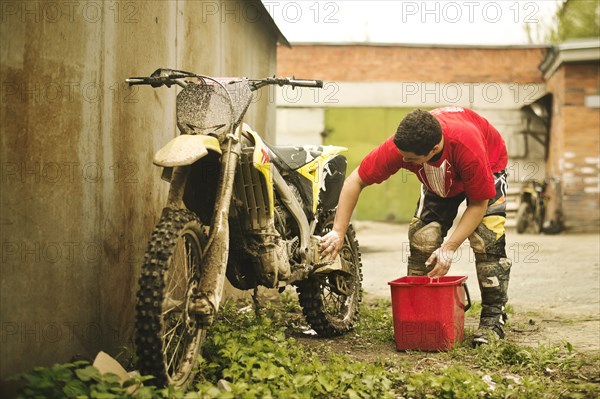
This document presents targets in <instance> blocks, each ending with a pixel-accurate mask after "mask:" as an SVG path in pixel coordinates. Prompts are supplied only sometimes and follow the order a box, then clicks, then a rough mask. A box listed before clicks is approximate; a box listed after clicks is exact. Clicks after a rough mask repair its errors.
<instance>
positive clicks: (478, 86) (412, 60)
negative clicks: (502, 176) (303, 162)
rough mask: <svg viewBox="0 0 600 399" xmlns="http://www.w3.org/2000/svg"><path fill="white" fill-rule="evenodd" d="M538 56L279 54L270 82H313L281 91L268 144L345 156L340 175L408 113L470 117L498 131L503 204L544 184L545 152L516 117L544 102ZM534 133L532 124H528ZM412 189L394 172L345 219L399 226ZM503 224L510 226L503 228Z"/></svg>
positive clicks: (308, 49) (517, 51)
mask: <svg viewBox="0 0 600 399" xmlns="http://www.w3.org/2000/svg"><path fill="white" fill-rule="evenodd" d="M547 50H548V47H547V46H448V45H444V46H442V45H411V44H375V43H354V44H352V43H349V44H311V43H294V44H293V46H292V47H291V48H282V47H280V48H279V51H278V55H277V58H278V61H277V71H278V74H279V75H283V76H291V75H295V76H297V77H303V78H315V79H322V80H324V81H325V82H326V83H325V85H324V89H323V90H321V92H318V91H316V90H314V89H308V90H307V89H304V90H298V89H296V91H292V90H287V91H286V90H284V91H283V92H282V93H281V95H280V97H279V98H278V102H277V104H278V108H277V126H278V132H277V133H278V136H277V142H278V144H301V143H316V144H320V143H326V144H338V145H344V146H347V147H348V148H349V149H350V151H349V152H348V153H347V156H348V160H349V168H350V169H353V168H355V167H356V166H357V165H358V162H359V161H360V160H361V159H362V157H363V156H364V155H366V154H367V153H368V151H370V150H371V149H372V148H374V147H375V146H376V145H377V144H379V143H380V142H381V141H383V140H384V139H385V138H387V137H389V136H390V135H391V134H393V133H394V132H395V130H396V127H397V125H398V122H399V121H400V119H401V118H402V117H403V116H404V115H405V114H406V113H407V112H409V111H410V110H412V109H414V108H417V107H418V108H435V107H439V106H465V107H470V108H472V109H474V110H476V111H477V112H479V113H480V114H482V115H483V116H484V117H486V118H487V119H488V120H489V121H490V122H491V123H492V124H493V125H494V126H496V127H497V128H498V130H499V131H500V133H501V134H502V136H503V137H504V139H505V141H506V143H507V147H508V152H509V158H510V161H509V165H508V172H509V190H511V193H513V196H512V200H511V202H510V203H509V206H510V209H511V210H515V209H516V206H517V203H516V195H514V194H515V193H517V192H518V191H519V189H520V186H521V182H522V181H524V180H527V179H531V178H544V176H545V171H544V167H543V165H544V160H545V152H544V151H545V149H544V144H543V143H542V142H539V141H536V140H532V139H530V136H531V134H527V132H528V131H530V130H531V128H532V123H531V117H530V115H529V114H528V113H527V112H526V111H525V110H524V107H527V106H528V105H529V104H531V103H533V102H535V101H536V100H537V99H539V98H540V97H543V96H544V95H546V84H545V81H544V76H543V74H542V72H541V71H540V70H539V69H538V65H539V64H540V63H541V62H542V60H543V59H544V57H545V55H546V53H547ZM536 123H537V122H536ZM419 187H420V184H419V183H418V181H417V179H416V177H415V176H414V175H412V174H411V173H409V172H405V171H403V174H402V176H401V177H400V178H398V177H397V176H394V177H393V178H392V179H390V181H389V182H386V184H385V185H382V186H375V187H372V188H369V190H366V191H365V192H364V194H363V195H362V196H361V201H360V202H359V204H358V206H357V210H356V213H355V217H356V218H357V219H367V220H388V221H394V220H395V221H408V220H410V218H411V217H412V214H413V212H414V207H415V203H416V200H417V198H418V190H419ZM509 222H514V221H513V220H509Z"/></svg>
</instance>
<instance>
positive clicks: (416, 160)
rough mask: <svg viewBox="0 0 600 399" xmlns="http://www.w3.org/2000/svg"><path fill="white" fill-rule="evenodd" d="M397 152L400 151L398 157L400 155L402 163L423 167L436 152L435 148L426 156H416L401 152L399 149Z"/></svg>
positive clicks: (412, 153)
mask: <svg viewBox="0 0 600 399" xmlns="http://www.w3.org/2000/svg"><path fill="white" fill-rule="evenodd" d="M398 151H400V155H402V159H403V160H404V162H408V163H412V164H415V165H423V164H424V163H425V162H427V161H429V160H430V159H431V158H433V156H434V155H435V153H436V152H437V146H435V147H433V149H432V150H431V151H429V154H427V155H418V154H415V153H414V152H410V151H402V150H400V149H399V150H398Z"/></svg>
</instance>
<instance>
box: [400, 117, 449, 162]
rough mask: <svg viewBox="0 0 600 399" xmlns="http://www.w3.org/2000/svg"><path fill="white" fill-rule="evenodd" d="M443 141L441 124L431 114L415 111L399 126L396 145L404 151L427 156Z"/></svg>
mask: <svg viewBox="0 0 600 399" xmlns="http://www.w3.org/2000/svg"><path fill="white" fill-rule="evenodd" d="M441 139H442V126H441V125H440V122H438V120H437V119H435V117H434V116H433V115H431V114H430V113H429V112H427V111H423V110H422V109H415V110H414V111H411V112H409V113H408V115H406V116H405V117H404V119H402V121H401V122H400V124H399V125H398V129H397V130H396V134H395V135H394V144H396V147H398V148H399V149H401V150H402V151H408V152H414V153H415V154H417V155H427V154H429V152H430V151H431V150H432V149H433V147H434V146H435V145H436V144H437V143H439V142H440V140H441Z"/></svg>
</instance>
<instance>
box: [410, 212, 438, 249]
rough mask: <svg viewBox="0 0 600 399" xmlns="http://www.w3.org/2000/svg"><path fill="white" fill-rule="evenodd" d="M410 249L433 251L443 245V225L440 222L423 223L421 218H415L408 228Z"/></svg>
mask: <svg viewBox="0 0 600 399" xmlns="http://www.w3.org/2000/svg"><path fill="white" fill-rule="evenodd" d="M408 240H409V241H410V249H411V251H412V249H413V248H414V249H415V250H417V251H420V252H424V253H427V252H428V253H430V254H431V253H432V252H433V251H435V250H436V249H438V248H439V247H440V246H441V245H442V241H443V240H444V238H443V237H442V225H441V224H439V223H438V222H431V223H429V224H425V223H423V221H422V220H421V219H417V218H413V220H412V221H411V222H410V226H409V228H408Z"/></svg>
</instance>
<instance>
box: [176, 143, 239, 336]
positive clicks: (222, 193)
mask: <svg viewBox="0 0 600 399" xmlns="http://www.w3.org/2000/svg"><path fill="white" fill-rule="evenodd" d="M225 146H226V149H225V150H224V151H223V154H222V158H221V159H222V162H221V165H222V167H221V171H220V176H219V185H218V187H217V195H216V200H215V205H214V212H213V218H212V221H211V228H210V233H209V237H208V243H207V245H206V247H205V249H204V253H203V254H202V262H201V269H200V281H199V285H198V294H197V295H196V296H195V298H194V299H193V302H192V303H191V304H190V307H189V309H190V312H191V313H194V314H195V315H196V316H197V320H198V322H199V323H200V325H201V327H208V326H210V325H211V324H212V323H213V321H214V317H215V315H216V313H217V311H218V310H219V304H220V302H221V297H222V294H223V286H224V284H225V273H226V271H227V259H228V255H229V221H228V218H229V205H230V203H231V196H232V193H233V183H234V179H235V171H236V167H237V163H238V160H239V157H240V153H241V145H240V143H239V133H238V134H230V135H229V136H228V140H227V142H226V144H225ZM189 174H190V166H189V165H187V166H181V167H176V168H175V169H174V170H173V177H172V180H171V188H170V190H169V197H168V200H167V206H168V207H171V208H175V209H183V208H185V205H184V203H183V194H184V192H185V187H186V184H187V179H188V177H189Z"/></svg>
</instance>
